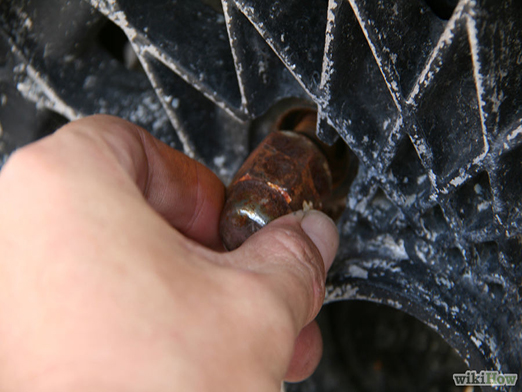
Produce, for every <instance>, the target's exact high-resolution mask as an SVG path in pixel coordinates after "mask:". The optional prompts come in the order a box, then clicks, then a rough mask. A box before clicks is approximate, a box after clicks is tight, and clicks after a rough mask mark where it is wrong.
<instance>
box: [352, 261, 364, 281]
mask: <svg viewBox="0 0 522 392" xmlns="http://www.w3.org/2000/svg"><path fill="white" fill-rule="evenodd" d="M348 273H349V275H350V276H352V277H354V278H361V279H368V271H367V270H365V269H364V268H361V267H359V266H358V265H355V264H352V265H350V266H349V267H348Z"/></svg>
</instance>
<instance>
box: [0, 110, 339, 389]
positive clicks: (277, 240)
mask: <svg viewBox="0 0 522 392" xmlns="http://www.w3.org/2000/svg"><path fill="white" fill-rule="evenodd" d="M223 199H224V188H223V185H222V184H221V182H220V181H219V180H218V178H217V177H216V176H215V175H213V174H212V173H211V172H210V170H208V169H206V168H205V167H204V166H202V165H200V164H198V163H196V162H195V161H193V160H191V159H189V158H187V157H186V156H184V155H183V154H181V153H179V152H177V151H175V150H173V149H171V148H169V147H168V146H166V145H164V144H162V143H161V142H159V141H157V140H155V139H154V138H152V136H150V135H149V134H148V133H146V132H145V131H144V130H142V129H140V128H139V127H137V126H135V125H133V124H130V123H128V122H125V121H123V120H120V119H117V118H114V117H109V116H93V117H89V118H85V119H82V120H79V121H76V122H73V123H70V124H68V125H66V126H65V127H63V128H62V129H61V130H59V131H57V132H56V133H55V134H53V135H51V136H50V137H47V138H45V139H42V140H41V141H38V142H36V143H34V144H32V145H29V146H27V147H25V148H23V149H21V150H19V151H18V152H16V153H15V154H14V155H13V157H12V158H11V159H10V160H9V161H8V162H7V163H6V165H5V167H4V169H3V170H2V171H1V172H0V250H1V252H2V256H1V259H0V390H1V391H4V392H10V391H13V392H14V391H16V392H25V391H28V392H29V391H31V392H51V391H52V392H60V391H75V392H83V391H99V392H103V391H111V392H119V391H125V392H127V391H154V392H160V391H172V390H176V391H210V390H212V391H216V390H218V391H221V390H223V391H233V390H238V391H239V390H241V391H244V390H249V391H270V390H272V391H278V390H279V386H280V382H281V381H282V379H283V378H284V377H285V374H286V377H287V379H290V380H298V379H301V378H304V377H306V376H308V375H309V374H310V373H311V372H312V371H313V369H314V368H315V367H316V365H317V363H318V361H319V358H320V355H321V350H322V343H321V339H320V334H319V330H318V327H317V325H316V324H315V322H312V320H313V319H314V318H315V316H316V314H317V312H318V311H319V309H320V307H321V305H322V301H323V296H324V280H325V265H326V268H328V267H329V265H330V264H331V262H332V261H333V258H334V256H335V252H336V249H337V244H338V235H337V231H336V228H335V225H334V224H333V223H332V222H331V221H330V220H329V219H328V218H326V217H325V216H324V215H323V214H321V213H318V212H308V213H307V214H303V213H302V212H299V213H296V214H293V215H289V216H285V217H282V218H280V219H278V220H276V221H274V222H272V223H271V224H269V225H268V226H267V227H265V228H264V229H263V230H261V231H259V232H258V233H256V234H255V235H253V236H252V237H251V238H250V239H249V240H248V241H246V242H245V243H244V244H243V245H242V246H241V247H240V248H239V249H237V250H235V251H233V252H229V253H224V252H223V251H222V247H221V242H220V239H219V234H218V219H219V214H220V212H221V208H222V205H223ZM323 260H324V264H323ZM294 342H295V346H294Z"/></svg>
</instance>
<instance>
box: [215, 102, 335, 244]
mask: <svg viewBox="0 0 522 392" xmlns="http://www.w3.org/2000/svg"><path fill="white" fill-rule="evenodd" d="M309 112H310V111H309ZM316 121H317V115H316V113H315V112H312V113H307V114H306V115H304V116H303V118H301V119H300V122H299V123H298V124H296V126H295V127H294V131H273V132H271V133H270V134H269V135H268V136H267V137H266V138H265V139H264V140H263V141H262V142H261V144H260V145H259V146H258V147H257V148H256V149H255V150H254V151H253V152H252V154H251V155H250V156H249V157H248V159H247V160H246V161H245V163H244V164H243V166H241V168H240V169H239V171H238V172H237V174H236V176H235V177H234V179H233V180H232V183H231V184H230V186H229V187H228V188H227V200H226V203H225V207H224V209H223V212H222V214H221V220H220V233H221V238H222V240H223V244H224V245H225V247H226V248H227V249H228V250H233V249H236V248H237V247H239V246H240V245H241V244H242V243H243V242H244V241H245V240H246V239H247V238H248V237H250V236H251V235H252V234H254V233H255V232H256V231H258V230H259V229H261V228H262V227H264V226H265V225H267V224H268V223H269V222H271V221H272V220H274V219H276V218H278V217H280V216H283V215H286V214H288V213H290V212H293V211H298V210H301V209H303V210H307V209H317V210H323V207H324V206H323V202H324V201H325V200H329V198H331V195H332V170H331V168H330V164H329V159H328V158H327V156H326V155H328V153H326V155H325V153H324V152H323V151H322V150H321V149H320V148H319V146H318V145H317V144H316V142H315V140H314V141H312V137H315V124H316ZM311 136H312V137H311Z"/></svg>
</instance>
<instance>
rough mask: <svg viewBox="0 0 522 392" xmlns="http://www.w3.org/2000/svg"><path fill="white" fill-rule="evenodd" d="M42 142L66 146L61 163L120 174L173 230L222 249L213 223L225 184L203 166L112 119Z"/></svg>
mask: <svg viewBox="0 0 522 392" xmlns="http://www.w3.org/2000/svg"><path fill="white" fill-rule="evenodd" d="M47 139H48V140H47V141H46V140H45V139H44V140H43V141H41V142H40V143H48V144H53V143H54V146H60V147H63V146H64V145H65V146H66V147H65V149H66V150H67V149H68V151H70V154H69V156H67V151H63V150H64V149H63V148H61V150H62V156H64V159H65V160H67V159H70V160H73V161H74V162H79V161H81V162H83V163H84V164H85V165H90V167H92V168H94V167H96V168H97V170H99V171H104V172H105V174H106V173H110V174H111V175H113V176H114V177H118V176H119V173H123V175H124V176H127V179H129V180H130V181H132V182H133V183H134V184H135V185H136V186H137V187H138V188H139V190H140V191H141V193H142V194H143V195H144V196H145V198H146V200H147V201H148V203H149V204H150V205H151V206H152V208H154V209H155V210H156V211H157V212H158V213H159V214H161V215H162V216H163V217H164V218H165V219H166V220H167V221H168V222H169V223H170V224H171V225H172V226H173V227H175V228H176V229H178V230H179V231H180V232H182V233H183V234H184V235H186V236H187V237H189V238H192V239H194V240H195V241H197V242H199V243H201V244H203V245H206V246H208V247H211V248H213V249H221V247H222V245H221V240H220V238H219V233H218V221H219V214H220V213H221V209H222V206H223V202H224V186H223V184H222V183H221V181H220V180H219V179H218V178H217V177H216V176H215V175H214V173H212V172H211V171H210V170H209V169H207V168H206V167H204V166H203V165H202V164H200V163H198V162H196V161H195V160H193V159H190V158H189V157H187V156H185V155H184V154H182V153H181V152H179V151H176V150H174V149H172V148H170V147H169V146H167V145H166V144H164V143H162V142H160V141H159V140H157V139H155V138H154V137H152V136H151V135H150V134H149V133H148V132H146V131H145V130H143V129H142V128H140V127H138V126H136V125H134V124H132V123H129V122H127V121H125V120H122V119H119V118H116V117H112V116H105V115H97V116H91V117H86V118H84V119H81V120H78V121H75V122H72V123H69V124H67V125H65V126H64V127H63V128H61V129H60V130H59V131H58V132H56V133H55V134H54V135H52V136H50V137H49V138H47ZM57 139H67V142H65V143H60V142H57ZM62 141H63V140H62ZM93 150H97V151H93ZM57 155H58V154H57ZM100 157H101V158H100ZM93 160H96V162H93ZM104 166H105V167H104ZM114 166H119V168H115V167H114ZM117 169H122V170H117ZM115 180H116V178H115Z"/></svg>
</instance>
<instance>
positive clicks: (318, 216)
mask: <svg viewBox="0 0 522 392" xmlns="http://www.w3.org/2000/svg"><path fill="white" fill-rule="evenodd" d="M301 228H302V229H303V230H304V232H305V233H306V234H307V235H308V237H310V239H311V240H312V242H313V243H314V244H315V246H316V247H317V249H318V250H319V252H320V253H321V256H322V258H323V262H324V267H325V270H326V271H328V270H329V269H330V267H331V265H332V263H333V261H334V258H335V254H336V253H337V247H338V246H339V232H338V231H337V226H336V225H335V223H334V221H333V220H332V219H330V218H329V217H328V216H327V215H325V214H323V213H322V212H320V211H317V210H309V211H307V212H305V213H304V218H303V220H302V221H301Z"/></svg>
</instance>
